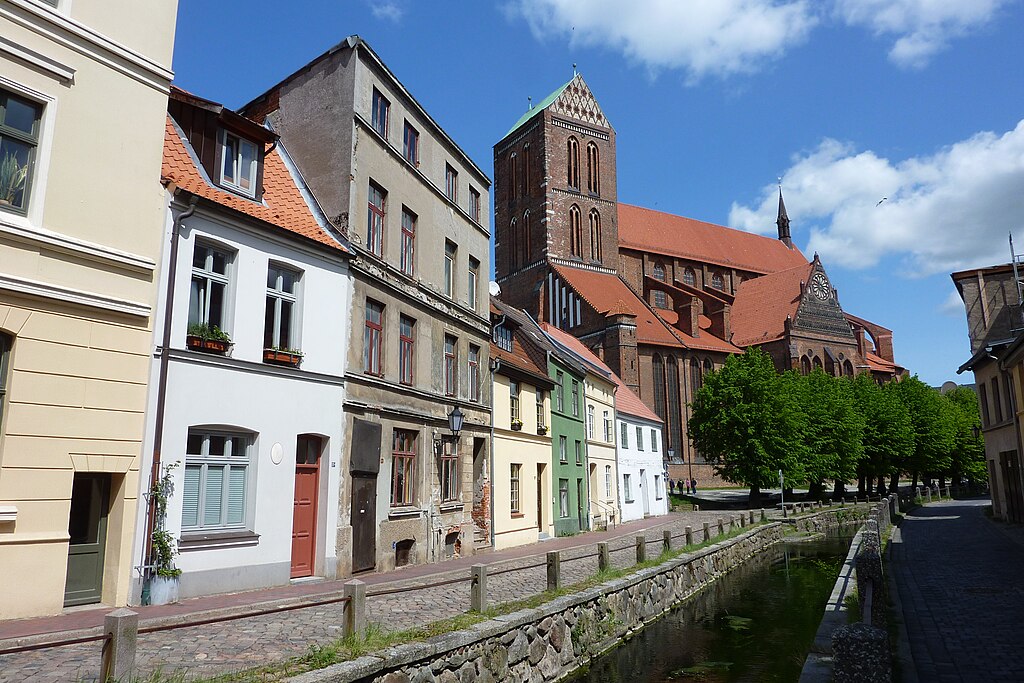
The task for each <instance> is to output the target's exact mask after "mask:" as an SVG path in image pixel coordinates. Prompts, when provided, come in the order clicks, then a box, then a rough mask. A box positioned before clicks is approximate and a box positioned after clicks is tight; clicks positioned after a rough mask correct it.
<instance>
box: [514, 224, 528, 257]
mask: <svg viewBox="0 0 1024 683" xmlns="http://www.w3.org/2000/svg"><path fill="white" fill-rule="evenodd" d="M515 249H516V250H517V251H518V252H519V256H518V258H517V259H516V260H517V262H518V263H519V264H520V265H524V264H526V263H529V261H530V212H529V211H527V212H526V213H524V214H523V230H522V232H521V233H520V235H519V239H518V240H516V245H515Z"/></svg>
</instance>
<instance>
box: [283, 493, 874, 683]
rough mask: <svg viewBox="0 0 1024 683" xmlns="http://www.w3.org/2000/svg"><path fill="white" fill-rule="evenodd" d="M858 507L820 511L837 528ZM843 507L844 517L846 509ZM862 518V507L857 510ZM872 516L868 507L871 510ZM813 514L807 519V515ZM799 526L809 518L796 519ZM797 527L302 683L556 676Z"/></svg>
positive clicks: (819, 517) (739, 539) (749, 537)
mask: <svg viewBox="0 0 1024 683" xmlns="http://www.w3.org/2000/svg"><path fill="white" fill-rule="evenodd" d="M854 510H855V508H852V507H847V508H837V507H834V508H832V509H828V510H825V511H822V512H820V513H818V514H815V515H813V516H812V517H813V519H814V521H813V522H810V521H809V522H807V524H811V525H812V526H813V528H814V529H817V530H824V529H827V528H835V527H836V526H838V525H842V524H844V523H845V522H846V521H847V519H846V518H847V515H848V514H850V513H853V511H854ZM838 513H845V514H838ZM857 514H860V513H857ZM863 514H864V515H865V516H866V514H867V510H866V509H865V510H864V511H863ZM805 519H806V518H805ZM797 524H798V528H799V526H800V525H801V524H803V522H801V521H800V520H797ZM788 526H789V525H786V524H782V523H779V522H773V523H770V524H766V525H763V526H759V527H756V528H754V529H751V530H750V531H747V532H745V533H743V534H740V535H739V536H735V537H733V538H730V539H727V540H723V541H720V542H718V543H715V544H713V545H710V546H708V547H706V548H703V549H701V550H698V551H695V552H691V553H683V554H682V555H680V556H678V557H676V558H673V559H671V560H668V561H667V562H664V563H662V564H660V565H658V566H656V567H650V568H647V569H641V570H639V571H637V572H635V573H633V574H630V575H629V576H625V577H622V578H618V579H614V580H611V581H608V582H606V583H603V584H601V585H599V586H595V587H593V588H590V589H587V590H584V591H581V592H579V593H575V594H572V595H566V596H563V597H559V598H556V599H554V600H551V601H550V602H548V603H546V604H544V605H542V606H541V607H537V608H534V609H525V610H521V611H518V612H514V613H512V614H507V615H502V616H498V617H495V618H493V619H490V620H488V621H485V622H481V623H479V624H476V625H474V626H473V627H471V628H468V629H465V630H462V631H456V632H453V633H448V634H444V635H441V636H437V637H434V638H431V639H429V640H426V641H421V642H413V643H407V644H404V645H398V646H395V647H392V648H389V649H387V650H384V651H381V652H377V653H374V654H372V655H367V656H364V657H360V658H359V659H355V660H352V661H348V662H342V663H340V664H335V665H332V666H329V667H327V668H325V669H321V670H319V671H313V672H310V673H307V674H303V675H302V676H298V677H296V678H294V679H292V680H293V681H294V682H296V683H326V682H330V683H351V682H354V681H358V682H360V683H474V682H480V683H492V682H496V681H512V682H513V683H527V682H533V683H537V682H542V681H556V680H559V679H561V678H564V677H566V676H567V675H568V674H570V673H571V672H573V671H575V670H576V669H578V668H580V667H581V666H583V665H585V664H587V663H588V662H589V661H590V660H591V659H593V658H594V657H596V656H597V655H600V654H601V653H603V652H605V651H607V650H608V649H610V648H612V647H614V646H615V645H617V644H618V643H619V642H620V641H621V640H622V639H623V638H626V637H629V636H630V635H632V634H633V633H634V632H636V631H639V630H640V629H642V628H643V627H644V625H645V624H647V623H648V622H650V621H653V620H655V619H657V618H658V617H659V616H661V615H662V614H664V613H665V612H667V611H669V610H670V609H672V608H673V607H675V606H676V605H678V604H679V603H680V602H681V601H683V600H685V599H686V598H688V597H690V596H691V595H693V594H695V593H697V592H699V591H700V590H701V589H703V588H704V587H706V586H707V585H708V584H710V583H711V582H713V581H715V580H716V579H718V578H719V577H721V576H723V575H725V574H727V573H728V572H729V571H730V570H731V569H733V568H734V567H736V566H738V565H739V564H741V563H742V562H743V561H744V560H747V559H748V558H750V557H752V556H753V555H755V554H757V553H758V552H760V551H762V550H764V549H765V548H767V547H768V546H771V545H773V544H775V543H778V542H779V541H781V540H782V539H783V537H784V536H785V534H786V532H787V528H788Z"/></svg>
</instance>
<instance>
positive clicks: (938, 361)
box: [174, 0, 1024, 386]
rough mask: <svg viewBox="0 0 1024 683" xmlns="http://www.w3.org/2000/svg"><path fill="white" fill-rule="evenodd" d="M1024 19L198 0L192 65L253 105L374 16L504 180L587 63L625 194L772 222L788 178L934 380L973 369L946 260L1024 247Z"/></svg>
mask: <svg viewBox="0 0 1024 683" xmlns="http://www.w3.org/2000/svg"><path fill="white" fill-rule="evenodd" d="M1022 31H1024V0H630V1H629V2H622V1H621V0H502V1H494V2H491V1H488V0H443V1H438V2H433V1H431V0H376V1H370V0H309V1H303V0H292V2H288V3H282V2H280V1H271V0H247V1H246V2H245V3H241V2H224V1H221V2H209V1H208V0H179V10H178V25H177V34H176V44H175V54H174V70H175V82H176V83H177V84H178V85H179V86H181V87H182V88H185V89H186V90H190V91H192V92H195V93H196V94H198V95H201V96H203V97H207V98H209V99H212V100H215V101H218V102H222V103H224V104H225V105H226V106H229V107H238V106H240V105H242V104H244V103H245V102H248V101H249V100H250V99H252V98H253V97H255V96H256V95H258V94H260V93H262V92H264V91H265V90H266V89H267V88H269V87H270V86H272V85H273V84H275V83H276V82H277V81H279V80H280V79H281V78H283V77H285V76H287V75H288V74H290V73H292V72H293V71H295V70H296V69H298V68H299V67H301V66H302V65H304V64H306V63H307V62H309V61H310V60H312V59H313V58H315V57H316V56H318V55H319V54H321V53H322V52H324V51H325V50H327V49H328V48H330V47H331V46H333V45H335V44H337V43H339V42H341V41H342V40H343V39H344V38H345V37H346V36H348V35H351V34H358V35H360V36H361V37H362V38H364V39H365V40H366V41H367V42H368V43H369V44H370V45H371V46H372V47H373V49H374V50H375V51H376V52H377V54H378V55H380V57H381V58H382V59H383V60H384V62H385V63H386V64H387V65H388V66H389V68H390V69H391V70H392V72H394V73H395V74H396V75H397V77H398V78H399V80H401V81H402V83H403V84H404V85H405V87H406V88H407V89H408V90H409V91H410V92H411V93H412V94H413V96H414V97H416V99H417V100H418V101H419V102H420V103H421V104H422V105H423V107H424V108H425V109H426V110H427V111H428V112H429V113H430V114H431V116H432V117H433V118H434V119H435V120H436V121H437V122H438V123H439V124H440V125H441V126H442V127H443V128H444V129H445V131H446V132H447V133H448V134H449V135H450V136H451V137H452V138H453V139H454V140H455V141H456V142H457V143H458V144H459V145H460V146H461V147H462V148H463V149H464V150H465V151H466V153H467V154H468V155H469V156H470V158H472V159H473V160H474V161H475V162H476V163H477V165H478V166H480V168H482V169H483V170H484V171H485V172H486V173H488V174H489V175H491V176H493V152H492V148H493V145H494V143H495V142H497V141H498V140H499V139H500V138H501V136H502V135H504V133H505V132H507V130H508V129H509V128H510V127H511V125H512V124H513V123H514V122H515V121H516V120H517V119H518V118H519V117H520V116H521V115H522V114H523V112H525V111H526V110H527V107H528V103H529V99H528V98H531V97H532V100H533V102H538V101H540V100H541V99H543V98H544V97H545V96H547V95H548V94H549V93H550V92H551V91H552V90H554V89H555V88H557V87H558V86H560V85H561V84H563V83H564V82H565V81H567V80H569V78H571V77H572V74H573V65H574V64H575V65H576V68H578V70H579V72H580V73H581V74H583V77H584V79H585V80H586V82H587V84H588V85H589V86H590V88H591V91H592V92H593V93H594V95H595V97H596V98H597V100H598V102H599V103H600V105H601V108H602V110H603V111H604V113H605V115H606V116H607V118H608V119H609V121H610V122H611V124H612V126H613V127H614V129H615V131H616V135H617V139H616V145H617V163H618V193H619V195H618V199H619V201H620V202H625V203H629V204H635V205H639V206H644V207H649V208H653V209H658V210H661V211H667V212H669V213H674V214H678V215H682V216H687V217H690V218H696V219H699V220H703V221H708V222H711V223H718V224H721V225H728V226H731V227H734V228H738V229H742V230H748V231H751V232H756V233H760V234H766V235H775V234H776V227H775V217H776V211H777V206H778V194H777V193H778V182H779V179H780V178H781V183H782V188H783V193H784V195H785V199H786V207H787V210H788V213H789V216H790V219H791V221H792V233H793V240H794V242H795V243H796V245H797V246H798V247H799V248H800V249H801V250H803V252H804V254H805V255H806V256H807V257H808V258H811V256H812V255H813V254H814V253H815V252H817V253H818V254H819V255H820V257H821V259H822V262H823V264H824V266H825V269H826V272H827V273H828V275H829V278H830V279H831V281H832V284H833V286H834V287H836V288H837V289H838V291H839V300H840V303H841V304H842V306H843V308H844V310H846V311H848V312H850V313H853V314H855V315H858V316H861V317H864V318H867V319H869V320H872V321H874V322H876V323H878V324H881V325H883V326H885V327H889V328H891V329H892V330H893V332H894V343H895V349H896V360H897V362H899V363H900V364H902V365H904V366H905V367H907V368H908V369H909V370H910V371H911V372H912V373H916V374H918V375H919V376H920V377H921V379H922V380H924V381H926V382H929V383H931V384H933V385H936V386H937V385H939V384H941V383H943V382H945V381H948V380H954V381H958V382H961V383H968V382H971V381H973V379H972V377H971V375H970V373H966V374H964V375H960V376H957V375H956V369H957V368H958V367H959V366H960V365H961V364H962V363H963V362H964V361H966V360H967V359H968V358H969V357H970V355H971V354H970V345H969V340H968V337H967V326H966V317H965V314H964V308H963V304H962V302H961V301H960V298H959V296H958V295H957V294H956V290H955V288H954V287H953V285H952V281H951V280H950V277H949V274H950V273H951V272H953V271H956V270H962V269H967V268H974V267H979V266H985V265H992V264H996V263H1006V262H1008V261H1009V259H1010V251H1009V245H1008V235H1009V234H1010V233H1011V231H1012V232H1013V233H1014V236H1015V237H1016V239H1017V244H1018V249H1019V250H1020V251H1024V66H1022V65H1024V41H1022V40H1021V39H1020V36H1021V34H1022ZM232 55H233V57H232V58H231V59H227V58H228V57H229V56H232ZM225 60H226V61H225Z"/></svg>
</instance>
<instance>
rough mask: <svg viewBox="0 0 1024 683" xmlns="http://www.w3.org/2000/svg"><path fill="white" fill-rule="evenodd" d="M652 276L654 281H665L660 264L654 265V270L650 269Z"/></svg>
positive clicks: (662, 267)
mask: <svg viewBox="0 0 1024 683" xmlns="http://www.w3.org/2000/svg"><path fill="white" fill-rule="evenodd" d="M651 271H652V275H653V276H654V279H655V280H661V281H662V282H664V281H665V266H663V265H662V264H660V263H655V264H654V268H652V269H651Z"/></svg>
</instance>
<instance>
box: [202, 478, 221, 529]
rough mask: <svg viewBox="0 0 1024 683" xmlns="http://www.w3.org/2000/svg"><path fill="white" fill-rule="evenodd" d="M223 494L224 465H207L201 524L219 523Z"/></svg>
mask: <svg viewBox="0 0 1024 683" xmlns="http://www.w3.org/2000/svg"><path fill="white" fill-rule="evenodd" d="M223 495H224V465H207V467H206V490H205V491H204V497H203V526H219V525H220V524H221V509H222V508H223V501H222V496H223Z"/></svg>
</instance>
